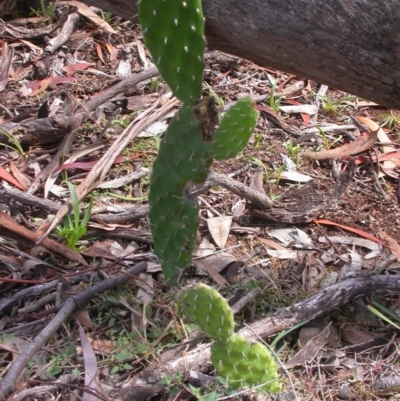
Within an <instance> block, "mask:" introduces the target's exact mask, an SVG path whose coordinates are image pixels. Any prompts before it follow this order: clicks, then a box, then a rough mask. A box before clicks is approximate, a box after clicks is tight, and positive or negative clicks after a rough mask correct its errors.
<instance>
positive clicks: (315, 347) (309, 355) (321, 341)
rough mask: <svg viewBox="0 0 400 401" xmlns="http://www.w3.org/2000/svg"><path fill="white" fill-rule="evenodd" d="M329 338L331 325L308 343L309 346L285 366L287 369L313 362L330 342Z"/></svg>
mask: <svg viewBox="0 0 400 401" xmlns="http://www.w3.org/2000/svg"><path fill="white" fill-rule="evenodd" d="M329 336H330V324H329V325H328V326H326V327H325V328H324V330H323V331H322V333H320V334H318V335H317V336H315V337H313V338H312V339H311V340H310V341H308V343H307V345H306V346H305V347H304V348H303V349H302V350H301V351H300V352H298V353H297V354H296V355H295V356H294V357H293V358H292V359H291V360H290V361H289V362H287V363H286V364H285V367H286V368H287V369H290V368H294V367H295V366H303V365H304V364H305V363H307V362H310V361H312V360H313V359H314V358H315V356H316V355H317V353H318V352H319V351H320V349H321V348H322V347H323V346H324V345H325V344H326V343H328V342H329Z"/></svg>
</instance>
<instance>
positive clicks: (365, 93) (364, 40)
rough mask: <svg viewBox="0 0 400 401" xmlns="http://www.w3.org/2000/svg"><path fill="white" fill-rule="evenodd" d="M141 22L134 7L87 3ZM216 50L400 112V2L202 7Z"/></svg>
mask: <svg viewBox="0 0 400 401" xmlns="http://www.w3.org/2000/svg"><path fill="white" fill-rule="evenodd" d="M85 2H86V3H87V4H90V5H95V6H96V7H100V8H103V9H104V10H106V11H110V12H112V13H114V14H117V15H120V16H121V17H124V18H130V19H135V17H136V14H137V9H136V4H135V2H134V1H132V0H113V1H111V0H85ZM203 8H204V14H205V16H206V37H207V41H208V44H209V47H210V48H213V49H216V50H221V51H223V52H226V53H230V54H234V55H236V56H239V57H243V58H246V59H249V60H251V61H253V62H255V63H257V64H259V65H261V66H268V67H273V68H277V69H279V70H283V71H287V72H291V73H294V74H297V75H300V76H302V77H307V78H310V79H312V80H314V81H316V82H318V83H321V84H326V85H329V86H331V87H334V88H337V89H340V90H344V91H346V92H349V93H352V94H354V95H358V96H360V97H362V98H365V99H369V100H372V101H375V102H377V103H379V104H381V105H383V106H386V107H389V108H400V2H399V1H398V0H384V1H375V0H325V1H320V0H285V1H282V0H247V1H242V0H203Z"/></svg>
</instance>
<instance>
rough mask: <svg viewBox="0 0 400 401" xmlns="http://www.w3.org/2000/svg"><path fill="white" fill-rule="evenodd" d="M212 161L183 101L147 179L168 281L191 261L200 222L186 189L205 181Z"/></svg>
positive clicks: (159, 253)
mask: <svg viewBox="0 0 400 401" xmlns="http://www.w3.org/2000/svg"><path fill="white" fill-rule="evenodd" d="M211 161H212V159H211V158H210V157H209V156H208V151H207V145H206V144H205V143H204V142H203V140H202V138H201V123H200V122H199V121H197V120H196V118H195V116H194V113H193V109H192V107H191V106H187V105H185V104H184V105H183V106H182V107H181V109H180V110H179V112H178V113H177V114H176V115H175V116H174V118H173V119H172V120H171V122H170V124H169V127H168V130H167V132H166V134H165V136H164V138H163V140H162V142H161V145H160V149H159V152H158V156H157V159H156V160H155V162H154V165H153V173H152V175H151V180H150V193H149V203H150V210H149V219H150V228H151V232H152V235H153V241H154V250H155V253H156V255H157V257H158V259H159V260H160V262H161V264H162V268H163V272H164V274H165V277H166V278H167V280H168V282H169V283H170V284H173V283H174V282H175V280H176V278H177V277H178V276H179V272H180V269H182V268H184V267H186V266H187V265H188V264H189V263H190V262H191V259H192V252H193V249H194V243H195V238H196V231H197V227H198V224H199V218H198V213H199V208H198V205H197V202H196V201H193V200H191V199H189V198H188V197H187V195H188V194H187V193H186V192H188V190H189V189H190V188H188V187H190V183H201V182H204V181H205V179H206V178H207V173H208V169H209V167H210V165H211Z"/></svg>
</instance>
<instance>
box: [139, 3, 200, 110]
mask: <svg viewBox="0 0 400 401" xmlns="http://www.w3.org/2000/svg"><path fill="white" fill-rule="evenodd" d="M138 13H139V19H140V23H141V25H142V30H143V36H144V41H145V44H146V46H147V48H148V49H149V50H150V53H151V55H152V57H153V61H154V63H155V64H156V66H157V68H158V70H159V71H160V74H161V75H162V77H163V78H164V79H165V81H166V82H167V84H168V85H169V87H170V88H171V90H172V92H173V94H174V95H175V96H176V97H177V98H178V99H179V100H181V101H182V102H194V101H196V100H197V99H199V98H200V95H201V88H202V76H203V69H204V60H203V54H204V49H205V39H204V17H203V11H202V7H201V0H141V2H140V4H139V7H138Z"/></svg>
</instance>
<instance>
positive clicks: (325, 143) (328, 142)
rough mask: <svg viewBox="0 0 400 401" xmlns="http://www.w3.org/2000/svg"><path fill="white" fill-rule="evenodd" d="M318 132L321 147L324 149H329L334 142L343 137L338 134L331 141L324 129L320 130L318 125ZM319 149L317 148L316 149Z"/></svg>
mask: <svg viewBox="0 0 400 401" xmlns="http://www.w3.org/2000/svg"><path fill="white" fill-rule="evenodd" d="M317 129H318V131H319V133H320V134H321V138H322V143H323V146H322V147H323V148H324V149H327V150H329V149H331V148H332V147H333V146H334V145H335V144H336V143H338V142H340V141H341V140H342V139H343V136H342V135H339V136H337V137H336V138H335V140H333V141H331V140H330V139H329V138H328V136H327V135H326V134H325V131H324V130H322V129H321V128H320V127H317ZM318 150H319V149H318Z"/></svg>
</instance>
